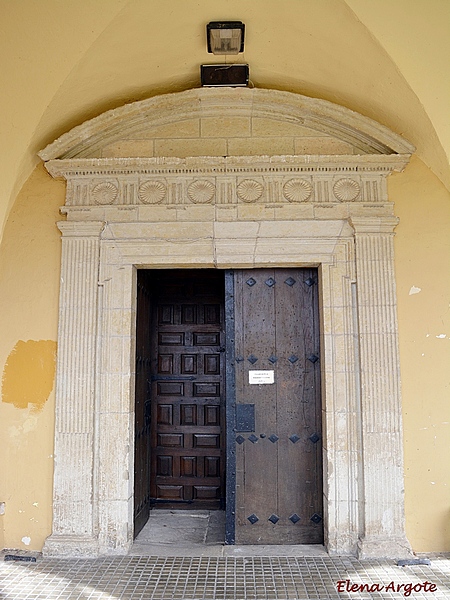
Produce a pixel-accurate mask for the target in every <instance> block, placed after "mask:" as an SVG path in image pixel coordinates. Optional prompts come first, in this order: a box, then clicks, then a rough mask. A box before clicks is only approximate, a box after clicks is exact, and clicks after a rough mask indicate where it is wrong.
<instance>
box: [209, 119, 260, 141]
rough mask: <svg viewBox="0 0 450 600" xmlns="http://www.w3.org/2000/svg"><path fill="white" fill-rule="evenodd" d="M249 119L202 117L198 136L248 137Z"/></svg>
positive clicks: (249, 131) (249, 133)
mask: <svg viewBox="0 0 450 600" xmlns="http://www.w3.org/2000/svg"><path fill="white" fill-rule="evenodd" d="M250 123H251V119H250V117H204V118H202V119H201V121H200V135H201V137H202V138H208V137H227V138H229V137H231V138H233V137H239V138H240V137H250V135H251V128H250Z"/></svg>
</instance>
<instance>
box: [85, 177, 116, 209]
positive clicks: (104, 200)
mask: <svg viewBox="0 0 450 600" xmlns="http://www.w3.org/2000/svg"><path fill="white" fill-rule="evenodd" d="M118 194H119V190H118V189H117V186H115V185H114V184H113V183H111V182H110V181H104V182H102V183H97V185H95V186H94V187H93V188H92V191H91V198H92V200H93V201H94V202H95V204H113V202H114V201H115V199H116V198H117V195H118Z"/></svg>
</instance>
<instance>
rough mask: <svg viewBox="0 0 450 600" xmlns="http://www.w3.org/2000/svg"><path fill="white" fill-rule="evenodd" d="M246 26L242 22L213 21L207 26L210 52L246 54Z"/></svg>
mask: <svg viewBox="0 0 450 600" xmlns="http://www.w3.org/2000/svg"><path fill="white" fill-rule="evenodd" d="M244 32H245V25H244V23H242V21H211V23H208V24H207V26H206V39H207V41H208V52H211V53H212V54H239V52H244Z"/></svg>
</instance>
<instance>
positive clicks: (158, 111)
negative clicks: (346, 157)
mask: <svg viewBox="0 0 450 600" xmlns="http://www.w3.org/2000/svg"><path fill="white" fill-rule="evenodd" d="M169 139H172V140H178V144H177V145H173V144H172V145H170V144H168V143H167V142H166V140H169ZM257 140H258V141H257ZM150 142H153V144H151V143H150ZM266 149H267V150H269V151H265V150H266ZM413 151H414V147H413V146H412V145H411V144H410V143H409V142H407V141H406V140H404V139H403V138H402V137H400V136H399V135H397V134H395V133H393V132H392V131H390V130H389V129H387V128H386V127H384V126H383V125H380V124H379V123H376V122H375V121H373V120H372V119H369V118H367V117H364V116H362V115H360V114H358V113H356V112H354V111H351V110H349V109H347V108H344V107H342V106H339V105H337V104H332V103H331V102H328V101H326V100H319V99H316V98H308V97H306V96H301V95H299V94H292V93H289V92H281V91H276V90H267V89H258V88H253V89H248V88H244V89H242V88H200V89H193V90H188V91H186V92H180V93H176V94H168V95H164V96H156V97H153V98H149V99H147V100H142V101H140V102H134V103H132V104H127V105H125V106H122V107H120V108H116V109H113V110H110V111H108V112H106V113H103V114H102V115H99V116H98V117H95V118H94V119H91V120H89V121H86V122H85V123H83V124H82V125H79V126H78V127H75V128H74V129H72V130H71V131H69V132H68V133H65V134H64V135H62V136H61V137H59V138H58V139H57V140H55V141H54V142H53V143H52V144H50V145H48V146H47V147H46V148H45V149H44V150H42V151H41V152H40V153H39V156H40V157H41V158H42V160H44V161H48V160H52V159H69V158H113V157H131V156H139V157H158V156H165V157H167V156H177V157H186V156H197V155H199V154H200V153H201V155H202V156H211V155H214V156H233V155H255V154H258V155H264V154H267V155H285V154H411V153H412V152H413Z"/></svg>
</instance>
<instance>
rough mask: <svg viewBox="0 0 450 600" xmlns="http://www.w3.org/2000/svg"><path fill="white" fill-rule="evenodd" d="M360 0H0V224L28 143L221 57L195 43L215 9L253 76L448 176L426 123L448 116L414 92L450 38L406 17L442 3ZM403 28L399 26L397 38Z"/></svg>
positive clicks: (433, 16) (166, 86) (162, 89)
mask: <svg viewBox="0 0 450 600" xmlns="http://www.w3.org/2000/svg"><path fill="white" fill-rule="evenodd" d="M370 4H372V5H378V4H379V5H380V11H379V13H376V14H375V16H374V13H373V11H372V12H370V11H368V10H363V8H364V6H363V5H364V2H363V1H362V0H348V2H346V1H345V0H277V2H273V0H247V1H246V2H242V1H241V0H221V1H220V2H219V0H197V1H196V2H195V3H190V7H189V10H186V2H185V0H96V2H92V1H91V0H67V1H65V2H57V1H56V0H41V1H40V2H39V3H36V2H35V0H18V1H17V2H13V3H12V2H10V1H9V0H0V9H1V13H2V36H1V40H0V47H1V50H2V57H3V58H2V64H3V68H2V72H1V74H0V86H1V89H2V91H3V99H2V112H1V118H0V127H1V131H0V133H1V135H2V149H3V155H2V160H1V161H0V165H1V167H0V168H1V173H0V180H1V181H2V187H1V189H0V221H1V222H2V223H3V221H4V218H5V216H6V215H7V214H8V210H9V208H10V206H11V204H12V202H13V201H14V198H15V196H16V193H17V191H18V189H19V188H20V186H21V185H22V183H23V182H24V181H25V180H26V178H27V177H28V176H29V174H30V172H31V169H32V168H33V166H34V165H35V164H36V162H37V156H36V154H37V152H38V151H39V150H40V149H41V148H43V147H44V146H46V145H47V144H48V143H50V142H51V141H52V140H54V139H55V138H57V137H58V136H60V135H61V134H63V133H64V132H66V131H69V130H70V129H72V128H73V127H74V126H76V125H79V124H80V123H83V122H84V121H86V120H87V119H89V118H92V117H95V116H97V115H100V114H101V113H103V112H105V111H106V110H108V109H111V108H116V107H118V106H121V105H123V104H126V103H129V102H133V101H137V100H143V99H145V98H149V97H152V96H156V95H159V94H164V93H168V92H177V91H182V90H186V89H191V88H195V87H198V86H199V65H200V64H202V63H214V62H216V63H217V62H223V58H222V57H214V56H212V55H208V54H207V53H206V51H205V34H204V29H205V24H206V23H207V22H208V21H210V20H217V19H231V18H232V19H236V18H237V19H241V20H243V21H244V22H245V24H246V28H247V29H246V31H247V34H246V49H245V53H244V54H242V55H238V56H237V57H233V61H236V62H247V63H248V64H249V65H250V77H251V80H252V85H254V86H255V87H258V88H272V89H278V90H284V91H289V92H295V93H299V94H303V95H305V96H310V97H316V98H320V99H324V100H328V101H331V102H333V103H336V104H338V105H341V106H343V107H346V108H349V109H351V110H353V111H356V112H358V113H360V114H362V115H365V116H367V117H370V118H371V119H373V120H374V121H376V122H378V123H381V124H383V125H385V126H386V127H388V128H389V129H390V130H392V131H394V132H395V133H397V134H399V135H401V136H402V137H404V138H405V139H408V140H409V141H410V142H412V143H413V144H414V145H415V146H416V147H417V154H418V155H419V157H420V158H421V159H422V160H423V161H424V162H425V163H426V164H427V165H428V166H429V167H430V168H431V169H432V170H433V171H434V172H435V173H436V174H437V175H438V177H440V178H441V180H442V181H444V182H446V184H447V185H449V184H450V175H449V172H450V169H449V164H448V158H447V155H446V151H445V150H444V147H443V143H444V142H445V139H446V137H445V135H443V134H442V135H441V132H440V130H439V128H440V125H441V124H442V123H443V122H444V121H445V122H447V121H448V119H447V118H446V117H443V116H442V115H441V114H440V112H439V111H440V109H439V106H440V105H439V103H437V104H436V103H435V102H432V101H431V99H430V98H431V94H429V93H427V94H425V91H424V90H425V89H428V90H429V89H431V86H436V85H438V86H439V83H440V81H444V80H445V77H446V74H445V73H443V74H440V77H438V76H437V75H436V73H435V72H434V71H430V69H429V66H430V60H432V57H433V56H434V55H433V51H432V50H430V48H435V51H434V52H435V56H436V63H435V64H440V60H441V57H442V54H443V53H445V51H446V48H447V49H448V47H449V41H448V40H449V39H450V36H449V35H447V36H446V37H445V36H442V34H441V33H440V31H441V30H439V31H438V32H437V31H435V30H433V29H430V27H425V26H424V25H423V24H422V25H421V24H420V22H419V21H420V20H417V19H416V20H414V19H411V18H407V17H408V16H409V15H410V14H414V13H415V7H416V6H417V7H419V8H420V11H421V14H422V12H423V11H424V6H425V5H426V14H427V15H428V16H429V19H430V20H431V21H432V22H441V21H442V22H444V21H445V17H446V13H447V12H448V11H447V8H448V3H446V0H415V1H414V2H413V3H412V2H411V1H410V0H397V1H396V5H397V8H396V10H394V11H391V10H389V13H387V12H386V10H384V7H385V5H386V1H385V0H376V1H374V2H372V3H370ZM399 4H400V5H401V7H402V8H401V9H399V8H398V5H399ZM446 4H447V8H446V6H445V5H446ZM350 7H351V8H350ZM381 13H383V15H381ZM383 19H386V20H388V21H389V22H386V29H383ZM405 24H407V26H408V27H410V28H411V27H412V30H410V33H409V34H408V36H406V35H405V34H403V33H402V32H403V30H404V29H405ZM394 31H398V32H399V37H398V41H396V43H395V44H394V43H393V42H392V32H394ZM415 34H417V36H418V37H419V38H420V43H419V44H418V47H419V48H420V47H421V44H423V45H424V48H425V45H427V49H428V50H427V52H428V54H427V57H428V60H427V61H423V60H416V58H417V57H415V52H417V49H416V48H414V52H411V60H410V61H408V50H405V48H404V47H402V46H401V40H405V42H404V43H405V44H406V43H407V42H408V43H409V40H410V38H409V35H411V37H414V35H415ZM435 35H437V36H438V37H435ZM422 38H424V40H423V41H422ZM443 40H445V41H443ZM380 41H381V43H380ZM441 42H443V43H444V44H445V46H444V47H440V46H439V44H440V43H441ZM400 51H401V52H400ZM424 52H425V51H424ZM389 53H391V55H390V54H389ZM400 54H401V58H399V56H400ZM420 58H423V56H422V55H421V57H420ZM229 62H230V61H229ZM412 74H414V77H413V75H412ZM430 77H431V79H430ZM413 79H414V81H413ZM418 81H420V82H421V84H420V85H418V83H417V82H418ZM436 89H438V90H439V92H441V90H442V89H445V88H444V87H443V84H442V85H441V87H438V88H436ZM447 101H448V100H447ZM442 110H443V109H442ZM427 111H428V113H427ZM441 112H442V111H441ZM436 130H438V133H439V135H438V134H437V133H436Z"/></svg>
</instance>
